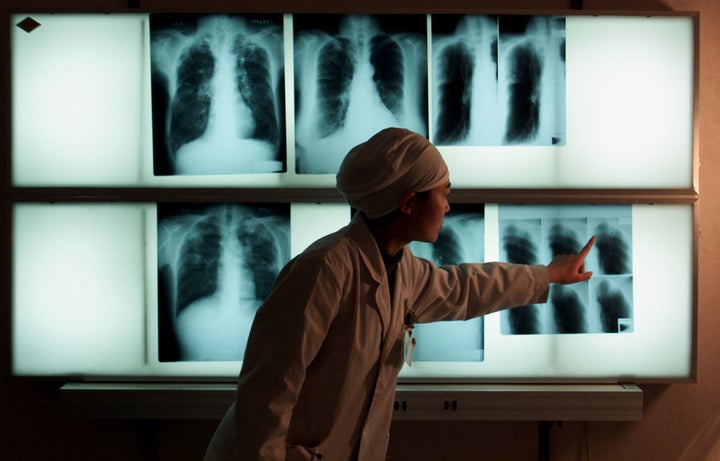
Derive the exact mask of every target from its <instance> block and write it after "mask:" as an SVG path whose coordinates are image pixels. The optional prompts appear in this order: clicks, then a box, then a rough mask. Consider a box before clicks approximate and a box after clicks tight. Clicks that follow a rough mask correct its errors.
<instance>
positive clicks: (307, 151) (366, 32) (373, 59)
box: [294, 15, 427, 173]
mask: <svg viewBox="0 0 720 461" xmlns="http://www.w3.org/2000/svg"><path fill="white" fill-rule="evenodd" d="M388 18H390V20H389V19H388ZM392 18H394V19H395V22H392V20H391V19H392ZM425 21H426V20H425V16H424V15H407V16H384V15H383V16H369V15H340V16H337V15H295V16H294V23H295V46H294V48H295V61H294V62H295V117H296V119H295V122H296V123H295V139H296V157H297V162H296V170H297V172H298V173H335V172H337V169H338V167H339V165H340V162H341V161H342V158H343V157H344V156H345V154H346V153H347V152H348V150H349V149H350V148H352V147H353V146H355V145H357V144H358V143H360V142H363V141H365V140H367V139H368V138H369V137H370V136H372V135H373V134H375V133H376V132H377V131H379V130H380V129H382V128H386V127H388V126H401V127H406V128H409V129H412V130H414V131H417V132H419V133H422V134H426V133H427V43H426V26H425V24H426V22H425Z"/></svg>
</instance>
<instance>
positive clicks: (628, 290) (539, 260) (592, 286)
mask: <svg viewBox="0 0 720 461" xmlns="http://www.w3.org/2000/svg"><path fill="white" fill-rule="evenodd" d="M504 210H505V211H506V213H505V215H506V217H505V218H502V217H501V220H500V234H501V249H502V254H503V259H504V260H506V261H509V262H515V263H521V264H546V263H548V262H550V260H551V259H552V257H554V256H555V255H559V254H573V253H577V252H578V251H580V249H581V248H582V247H583V246H584V244H585V243H586V241H587V239H589V238H590V236H591V235H595V236H596V244H595V246H594V249H593V250H592V251H591V253H590V255H588V257H587V259H586V269H587V270H590V271H593V273H594V276H593V278H592V279H591V280H590V281H589V282H584V283H578V284H573V285H565V286H563V285H553V286H552V287H551V290H550V294H549V297H548V303H547V305H546V306H539V305H532V306H524V307H520V308H516V309H511V310H508V311H505V312H504V313H503V317H502V318H503V321H504V324H503V326H502V330H503V332H504V333H506V334H563V333H627V332H631V331H633V309H632V251H631V242H632V239H631V234H632V229H631V215H630V208H629V207H624V206H620V207H607V208H603V207H577V206H567V207H563V206H557V207H551V206H547V207H524V208H523V207H511V206H507V207H504ZM603 212H604V215H603ZM502 215H503V209H502V208H501V216H502ZM533 215H536V216H538V215H539V217H533ZM559 216H562V217H559Z"/></svg>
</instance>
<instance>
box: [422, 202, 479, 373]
mask: <svg viewBox="0 0 720 461" xmlns="http://www.w3.org/2000/svg"><path fill="white" fill-rule="evenodd" d="M484 248H485V220H484V205H453V206H452V209H451V211H450V212H449V213H448V214H447V215H446V216H445V223H444V224H443V228H442V229H441V230H440V233H439V235H438V238H437V240H436V241H435V242H434V243H425V242H412V243H410V250H411V251H412V252H413V254H414V255H415V256H418V257H420V258H425V259H428V260H430V261H432V262H433V263H435V265H437V266H443V265H445V264H450V265H457V264H461V263H464V262H483V261H484V257H485V251H484ZM483 328H484V327H483V319H482V317H480V318H476V319H471V320H464V321H459V320H458V321H444V322H433V323H422V324H421V323H418V324H416V325H415V328H414V331H413V337H414V338H415V340H416V346H415V355H414V358H413V360H414V361H434V362H438V361H449V362H473V361H482V360H483V358H484V353H485V346H484V338H483Z"/></svg>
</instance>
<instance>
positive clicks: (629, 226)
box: [12, 203, 694, 382]
mask: <svg viewBox="0 0 720 461" xmlns="http://www.w3.org/2000/svg"><path fill="white" fill-rule="evenodd" d="M253 206H254V205H253ZM285 206H287V205H285ZM508 207H509V206H508V205H485V206H484V207H483V208H484V209H483V212H482V214H481V216H482V235H483V237H482V240H483V243H482V246H483V247H484V250H483V252H484V258H485V260H487V261H493V260H500V259H503V252H504V251H505V250H503V241H504V237H503V236H504V235H507V232H506V230H503V229H504V228H506V227H507V226H506V222H507V221H508V220H516V221H517V220H523V221H528V220H533V219H541V220H545V221H546V222H547V223H550V224H548V225H546V226H545V227H544V229H553V227H552V223H554V222H555V221H556V220H558V219H559V220H561V221H562V222H563V224H564V226H565V227H566V228H568V229H574V230H575V229H579V227H578V226H577V225H576V223H577V222H578V221H581V220H584V221H586V222H587V223H595V224H598V223H608V222H613V223H620V222H621V225H619V227H620V228H621V230H622V231H623V232H622V233H621V236H620V240H621V241H622V242H624V244H623V245H621V247H622V248H626V249H627V250H628V251H630V252H631V254H628V255H626V257H625V261H626V262H630V263H631V264H630V266H627V268H626V269H624V271H625V272H622V273H620V274H608V273H606V272H607V269H603V268H600V265H601V263H600V262H598V261H600V259H602V258H601V257H600V256H599V254H598V252H600V248H599V247H598V248H596V249H594V250H593V252H591V254H590V256H589V258H588V264H589V265H592V266H594V267H595V276H594V279H596V280H599V281H602V280H608V279H614V278H620V279H622V280H628V279H630V280H631V284H632V290H631V291H629V292H627V291H626V292H622V293H624V294H626V295H627V293H631V298H632V299H631V305H632V310H631V315H630V321H631V328H625V329H619V330H617V331H615V332H601V331H598V330H588V331H587V332H572V333H565V334H560V333H559V332H558V331H556V330H546V331H541V332H538V333H535V334H507V332H504V330H503V317H502V316H503V315H504V313H495V314H491V315H488V316H486V317H485V318H484V319H483V320H484V322H483V323H484V326H483V356H482V360H476V359H472V360H469V359H468V358H467V356H466V357H462V356H446V358H444V359H443V357H439V358H438V357H437V356H433V355H432V354H428V355H426V357H427V358H426V359H425V360H420V361H415V362H413V365H412V367H408V366H405V367H404V368H403V370H402V372H401V374H400V379H401V380H403V381H407V382H415V381H448V380H450V381H453V380H457V381H468V382H477V381H488V380H520V381H545V380H553V381H577V380H584V381H618V380H630V381H642V380H682V379H689V378H691V377H692V373H693V355H692V354H693V346H692V344H693V328H694V322H693V315H694V294H693V273H694V254H693V251H694V249H693V241H694V239H693V228H694V226H693V207H694V205H660V204H656V205H638V204H635V205H622V206H605V205H593V206H584V205H583V206H577V205H574V206H563V205H548V206H523V207H510V208H508ZM213 210H214V208H213ZM227 210H229V208H223V213H220V214H217V213H216V211H208V210H207V209H206V210H205V211H203V213H204V216H206V217H207V216H210V215H212V216H225V217H233V216H236V217H237V216H239V215H240V214H242V215H243V216H245V218H246V219H249V218H248V217H249V216H250V214H253V213H258V212H252V213H250V212H247V211H242V212H241V211H232V212H227ZM263 213H264V212H263ZM283 213H284V212H283ZM161 214H162V213H160V212H159V211H158V206H157V204H151V203H148V204H140V203H135V204H90V203H76V204H32V203H20V204H16V205H15V206H14V211H13V222H14V227H13V235H14V237H13V238H14V246H13V253H12V258H13V264H12V269H13V280H12V290H13V297H12V354H13V356H12V371H13V373H14V374H15V375H19V376H79V377H83V378H88V379H93V378H103V379H107V378H128V377H132V378H139V379H167V378H188V377H190V378H195V379H206V378H221V379H234V378H235V377H236V376H237V374H238V372H239V369H240V366H241V362H240V361H237V360H198V359H197V358H195V359H187V360H185V359H174V360H164V361H163V360H160V356H159V334H158V332H159V331H160V327H159V325H160V323H161V319H160V318H159V314H158V313H159V306H158V299H159V297H160V293H159V289H158V287H159V281H158V274H159V272H160V267H159V264H160V263H159V261H160V260H161V259H162V258H160V255H161V254H162V251H161V250H162V249H161V248H159V246H158V245H159V242H160V241H161V240H162V239H161V238H159V236H160V234H161V233H162V232H164V231H161V229H162V228H163V227H164V225H163V224H162V223H163V221H162V219H160V220H159V219H158V218H159V216H161ZM318 216H322V217H323V219H318ZM476 216H477V215H476ZM289 217H290V236H289V238H288V239H286V240H285V241H287V242H291V243H289V244H288V245H289V246H287V247H282V246H278V248H279V249H280V250H282V248H285V249H284V250H282V251H281V253H282V254H283V255H284V256H283V258H290V257H291V256H292V255H293V254H297V253H298V252H299V251H302V249H303V248H304V247H305V246H306V245H307V244H308V243H309V242H311V241H313V240H314V239H315V238H317V237H319V236H321V235H324V234H326V233H329V232H332V231H334V230H336V229H337V228H338V227H340V226H343V225H344V224H345V223H347V222H348V221H349V219H350V213H349V208H348V207H347V206H346V205H339V204H309V203H305V204H299V205H298V204H290V206H289ZM253 219H255V218H253ZM272 219H274V220H276V219H277V218H272ZM200 221H202V220H201V219H200V220H199V219H197V216H195V217H192V218H191V222H193V223H197V222H200ZM310 222H311V223H312V224H313V225H311V226H309V225H308V223H310ZM477 223H478V221H477V219H475V221H474V224H472V225H470V227H463V226H462V225H459V224H454V223H452V222H449V224H451V225H450V226H449V227H450V228H451V229H454V232H456V233H458V232H459V233H461V234H463V236H464V237H465V238H467V237H470V236H472V234H473V233H475V232H477V233H480V231H479V230H477V229H476V227H474V226H477ZM173 224H176V222H173ZM263 226H266V227H264V229H266V230H267V233H270V234H273V236H274V237H273V238H274V239H275V240H276V241H280V240H282V239H285V237H282V232H281V231H280V230H279V229H280V228H279V227H274V226H275V224H273V225H272V226H273V227H272V228H271V227H267V226H268V224H263ZM504 226H505V227H504ZM165 227H167V226H165ZM532 228H533V227H532V226H525V227H523V229H525V230H529V229H532ZM539 228H541V229H543V227H542V225H541V226H540V227H539ZM472 229H476V230H475V231H473V230H472ZM587 229H588V232H596V231H597V229H600V230H601V231H602V232H601V234H603V233H604V234H603V238H607V236H608V235H616V234H613V233H612V232H610V231H608V230H603V229H605V228H602V227H598V225H594V224H593V225H588V226H587ZM166 230H167V229H166ZM172 230H173V231H175V232H176V235H175V237H174V239H175V240H176V243H178V244H179V245H180V246H182V245H183V244H189V243H188V242H190V241H191V240H192V239H195V237H193V236H192V235H189V234H192V232H190V231H188V232H186V231H183V230H182V229H181V227H178V226H175V225H173V227H172ZM627 230H629V231H630V233H629V234H628V233H627V232H626V231H627ZM213 232H215V231H213ZM228 235H237V234H236V233H234V232H231V233H229V234H228ZM544 235H545V234H541V236H540V237H539V239H540V241H542V240H543V239H544V238H545V237H544ZM563 235H565V234H563ZM585 237H586V235H581V234H580V233H579V232H578V233H577V235H576V236H575V240H577V241H582V240H584V239H585ZM219 238H220V237H218V236H217V234H216V235H215V236H211V237H204V238H197V239H195V240H194V242H195V243H197V242H206V243H207V242H210V243H207V244H208V245H210V247H211V249H212V248H214V247H216V246H220V247H222V245H224V244H220V245H218V243H217V242H218V239H219ZM598 241H599V242H600V238H598ZM213 242H214V243H213ZM469 242H471V240H465V241H464V243H463V245H466V249H467V248H469V247H467V245H477V242H475V243H469ZM583 243H584V242H583ZM616 247H617V244H616ZM290 248H291V249H290ZM180 251H184V250H180ZM173 254H177V253H173ZM542 255H543V256H547V254H546V253H543V254H542ZM255 257H258V256H257V255H256V256H255ZM541 259H546V258H545V257H543V258H541ZM539 262H541V263H546V262H547V261H539ZM178 264H180V263H178ZM178 267H179V266H178ZM627 271H629V273H628V272H627ZM589 291H590V292H593V291H592V289H589ZM628 301H630V300H628ZM551 308H553V309H554V308H555V307H548V306H543V307H541V309H551ZM554 328H556V327H554ZM196 332H197V331H196ZM437 334H441V335H442V334H447V333H446V332H439V333H437ZM201 336H202V335H201ZM205 336H207V335H205ZM201 339H202V338H201ZM211 339H212V340H213V341H216V342H219V341H222V338H221V337H219V335H218V336H216V337H213V338H211ZM443 341H444V340H443ZM430 343H432V340H431V341H430ZM433 352H437V351H436V350H434V351H433Z"/></svg>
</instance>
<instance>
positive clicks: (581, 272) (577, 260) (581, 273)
mask: <svg viewBox="0 0 720 461" xmlns="http://www.w3.org/2000/svg"><path fill="white" fill-rule="evenodd" d="M594 243H595V237H592V238H590V240H589V241H588V243H587V244H586V245H585V246H584V247H583V249H582V250H580V253H578V254H575V255H557V256H555V257H554V258H553V260H552V262H550V264H549V265H548V266H547V267H548V271H549V272H550V282H551V283H563V284H569V283H577V282H584V281H586V280H588V279H590V277H592V272H585V257H586V256H587V255H588V253H589V252H590V249H591V248H592V246H593V244H594Z"/></svg>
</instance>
